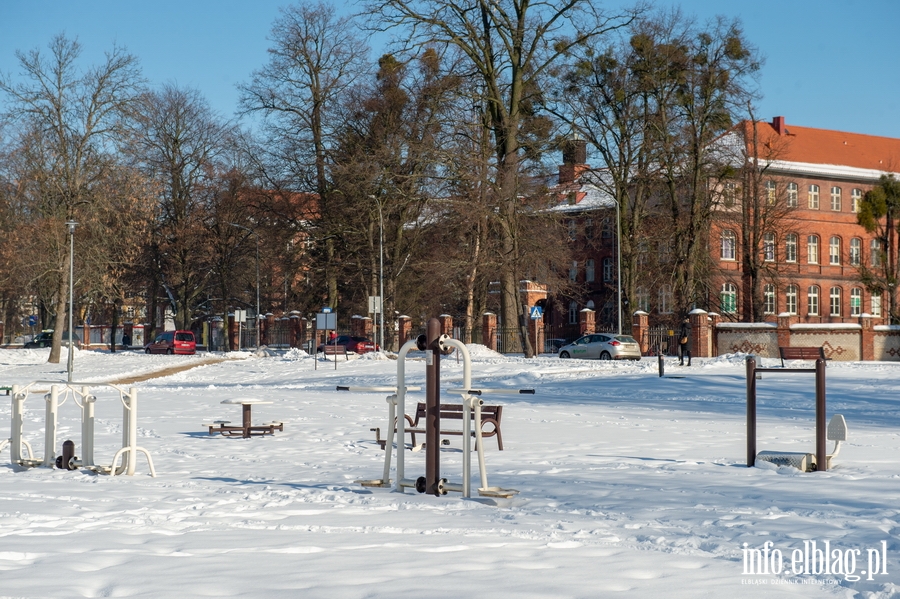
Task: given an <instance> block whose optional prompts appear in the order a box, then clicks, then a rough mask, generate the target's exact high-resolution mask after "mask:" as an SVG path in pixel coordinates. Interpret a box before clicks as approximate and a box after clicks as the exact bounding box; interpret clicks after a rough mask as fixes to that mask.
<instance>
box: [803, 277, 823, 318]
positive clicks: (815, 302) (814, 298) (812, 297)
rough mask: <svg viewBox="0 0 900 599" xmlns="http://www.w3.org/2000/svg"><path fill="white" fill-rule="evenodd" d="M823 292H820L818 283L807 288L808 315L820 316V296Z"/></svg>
mask: <svg viewBox="0 0 900 599" xmlns="http://www.w3.org/2000/svg"><path fill="white" fill-rule="evenodd" d="M820 296H821V293H820V292H819V286H818V285H810V286H809V287H808V288H807V290H806V315H807V316H818V315H819V297H820Z"/></svg>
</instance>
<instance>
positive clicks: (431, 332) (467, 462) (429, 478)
mask: <svg viewBox="0 0 900 599" xmlns="http://www.w3.org/2000/svg"><path fill="white" fill-rule="evenodd" d="M413 348H417V349H419V350H422V351H424V352H425V393H426V396H425V397H426V399H425V405H426V410H427V416H426V420H425V476H420V477H418V478H416V479H410V478H406V472H405V470H406V464H405V459H404V448H405V443H404V439H405V438H406V437H405V435H406V432H405V425H406V419H405V418H404V417H403V415H404V414H405V413H406V391H407V390H414V389H416V388H413V387H406V382H405V360H406V356H407V354H408V353H409V351H410V350H412V349H413ZM451 348H455V349H456V350H458V351H459V352H460V354H461V355H462V357H463V387H462V388H461V389H450V390H448V392H449V393H454V394H456V393H458V394H459V395H460V396H461V397H462V404H463V417H462V421H463V435H462V438H463V473H462V482H461V483H451V482H449V481H448V480H447V479H446V478H441V476H440V429H441V423H440V410H439V406H440V356H441V354H443V353H446V352H447V351H449V350H450V349H451ZM338 389H339V390H348V391H382V390H385V391H395V393H394V395H391V396H388V398H387V402H388V427H387V431H388V438H387V440H386V442H385V457H384V471H383V474H382V477H381V479H374V480H361V481H357V482H358V483H359V484H362V485H363V486H369V487H390V486H391V480H390V478H389V476H390V467H391V451H392V448H393V447H394V439H395V438H396V439H397V443H396V447H397V473H396V481H395V486H394V490H395V491H397V492H400V493H403V492H404V490H405V489H406V488H414V489H416V490H417V491H418V492H419V493H426V492H427V493H431V494H433V495H436V496H439V495H446V494H447V493H448V492H449V491H454V492H459V493H462V495H463V497H470V496H471V482H470V481H471V470H472V466H471V452H472V430H473V429H472V426H473V419H472V415H473V414H474V427H475V428H474V432H475V440H476V441H475V442H476V447H478V448H481V450H480V451H478V452H477V453H478V469H479V474H480V479H481V486H480V487H479V488H478V494H479V495H482V496H487V497H511V496H513V495H516V494H517V493H518V491H517V490H515V489H502V488H500V487H491V486H489V485H488V477H487V468H486V466H485V461H484V453H485V452H484V449H483V448H484V445H483V440H482V437H481V405H482V403H483V402H482V400H481V397H480V396H481V395H483V394H487V393H496V394H507V395H508V394H513V393H516V394H519V393H531V394H533V393H534V390H533V389H521V390H514V389H472V359H471V356H470V355H469V350H468V348H467V347H466V346H465V344H463V343H462V342H460V341H458V340H456V339H451V338H450V337H449V335H442V334H441V332H440V321H438V320H437V319H436V318H432V319H431V320H429V321H428V326H427V334H426V335H422V336H420V337H419V338H418V339H417V340H416V341H408V342H407V343H406V344H404V345H403V347H402V348H401V349H400V353H399V355H398V358H397V387H396V388H392V387H338ZM395 422H396V424H395ZM395 435H396V436H395Z"/></svg>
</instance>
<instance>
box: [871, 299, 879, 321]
mask: <svg viewBox="0 0 900 599" xmlns="http://www.w3.org/2000/svg"><path fill="white" fill-rule="evenodd" d="M871 303H872V310H871V314H872V316H881V296H880V295H875V294H872V302H871Z"/></svg>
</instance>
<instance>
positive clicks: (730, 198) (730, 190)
mask: <svg viewBox="0 0 900 599" xmlns="http://www.w3.org/2000/svg"><path fill="white" fill-rule="evenodd" d="M735 189H736V186H735V184H734V183H726V184H725V193H724V198H723V203H724V204H725V207H726V208H731V207H732V206H734V196H735Z"/></svg>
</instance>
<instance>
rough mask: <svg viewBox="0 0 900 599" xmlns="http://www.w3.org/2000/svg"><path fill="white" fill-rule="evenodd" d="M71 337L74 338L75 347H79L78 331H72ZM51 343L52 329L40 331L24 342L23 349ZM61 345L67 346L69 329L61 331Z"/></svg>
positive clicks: (47, 345) (46, 345)
mask: <svg viewBox="0 0 900 599" xmlns="http://www.w3.org/2000/svg"><path fill="white" fill-rule="evenodd" d="M72 338H73V339H74V340H75V347H78V348H80V347H81V337H79V336H78V333H73V334H72ZM51 345H53V331H52V330H48V331H41V332H40V333H38V334H37V335H35V336H34V338H33V339H32V340H31V341H29V342H28V343H26V344H25V346H24V347H25V349H34V348H36V347H50V346H51ZM62 345H63V347H67V346H68V345H69V331H63V334H62Z"/></svg>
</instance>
